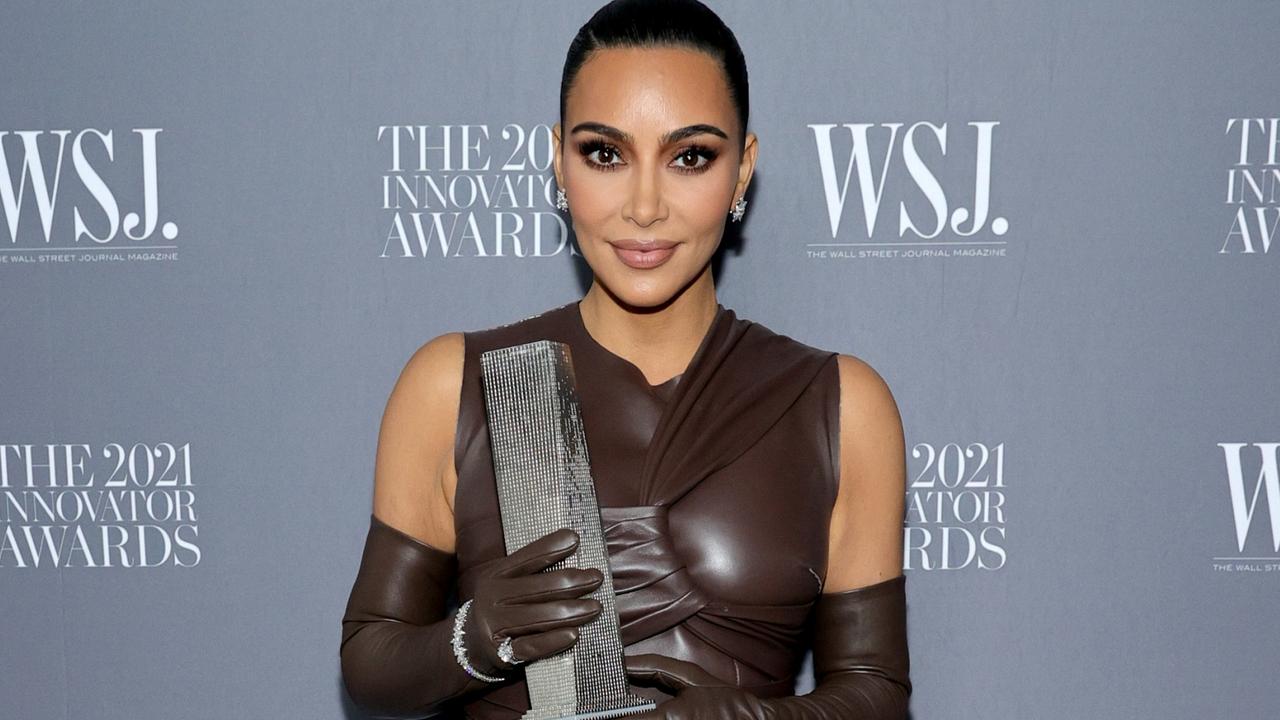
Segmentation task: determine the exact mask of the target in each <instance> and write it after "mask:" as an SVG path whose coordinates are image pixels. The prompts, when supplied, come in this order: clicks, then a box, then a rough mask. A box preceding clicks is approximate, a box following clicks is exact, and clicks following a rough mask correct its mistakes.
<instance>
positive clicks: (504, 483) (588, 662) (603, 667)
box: [480, 340, 656, 720]
mask: <svg viewBox="0 0 1280 720" xmlns="http://www.w3.org/2000/svg"><path fill="white" fill-rule="evenodd" d="M480 367H481V377H482V383H481V384H482V387H483V390H484V399H485V412H486V415H487V418H488V423H489V443H490V447H491V449H492V451H493V470H494V477H495V478H496V480H497V486H498V506H499V509H500V511H501V514H502V533H503V539H504V541H505V543H506V551H507V554H511V553H513V552H515V551H516V550H519V549H520V548H522V547H524V546H525V545H528V544H529V543H531V542H533V541H534V540H537V539H538V538H540V537H542V536H543V535H546V534H547V533H550V532H554V531H555V530H559V529H560V528H564V527H567V528H571V529H572V530H574V531H575V532H577V533H578V537H579V542H578V547H577V549H576V550H574V552H573V554H571V555H569V556H568V557H566V558H564V559H563V560H560V561H559V562H556V563H555V564H553V565H551V566H550V567H548V568H547V570H549V571H550V570H559V569H562V568H595V569H597V570H599V571H600V572H601V573H603V575H604V581H603V582H602V583H600V586H599V587H597V588H596V589H595V590H594V591H592V592H591V593H590V594H589V595H586V597H591V598H595V599H596V600H598V601H599V602H600V606H601V611H600V614H599V615H597V616H596V617H595V618H594V619H593V620H591V621H590V622H588V623H586V624H584V625H581V626H580V627H579V633H580V634H579V636H578V640H577V642H576V643H574V645H573V647H571V648H569V649H568V650H565V651H564V652H562V653H559V654H556V655H553V656H551V657H546V658H541V659H539V660H534V661H533V662H530V663H529V664H528V665H526V666H525V679H526V681H527V684H528V687H529V706H530V708H531V709H530V710H529V711H528V712H527V713H525V714H524V715H523V717H522V720H571V719H572V720H587V719H588V718H591V719H594V718H615V717H623V716H627V715H633V714H638V713H641V712H644V711H646V710H651V709H653V708H654V707H656V705H655V703H654V702H653V701H652V700H650V699H648V698H645V697H641V696H639V695H636V694H635V693H632V692H631V690H630V686H629V684H628V682H627V676H626V665H625V661H624V659H623V658H624V656H623V650H622V639H621V636H620V635H619V632H618V611H617V607H616V606H615V605H614V591H613V577H612V575H611V574H610V572H609V562H608V561H609V556H608V552H607V550H606V548H605V542H604V532H603V530H602V528H601V524H600V507H599V504H598V503H597V501H596V493H595V483H594V481H593V480H592V477H591V467H590V463H589V458H588V455H587V442H586V434H585V432H584V430H583V425H582V415H581V408H580V405H579V401H578V393H577V386H576V382H575V379H574V374H573V359H572V356H571V354H570V352H569V346H568V345H566V344H564V343H560V342H555V341H552V340H538V341H536V342H531V343H525V344H523V345H513V346H511V347H506V348H500V349H497V350H490V351H487V352H483V353H481V354H480Z"/></svg>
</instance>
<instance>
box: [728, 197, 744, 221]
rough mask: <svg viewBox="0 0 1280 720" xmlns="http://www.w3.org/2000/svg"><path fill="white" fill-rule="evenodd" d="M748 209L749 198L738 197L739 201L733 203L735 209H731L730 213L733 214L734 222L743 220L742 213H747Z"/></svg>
mask: <svg viewBox="0 0 1280 720" xmlns="http://www.w3.org/2000/svg"><path fill="white" fill-rule="evenodd" d="M746 211H747V199H746V198H738V202H736V203H734V204H733V210H731V211H730V213H729V214H730V215H732V216H733V221H734V222H741V221H742V214H743V213H745V212H746Z"/></svg>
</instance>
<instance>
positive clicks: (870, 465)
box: [824, 355, 906, 592]
mask: <svg viewBox="0 0 1280 720" xmlns="http://www.w3.org/2000/svg"><path fill="white" fill-rule="evenodd" d="M837 362H838V365H839V376H840V453H839V457H840V471H839V472H840V488H839V494H838V495H837V498H836V505H835V508H834V510H833V513H832V519H831V533H830V543H831V547H830V553H829V559H828V576H827V582H826V586H825V588H824V589H825V591H826V592H841V591H844V590H851V589H854V588H859V587H863V586H866V585H870V584H873V583H876V582H880V581H883V580H888V579H890V578H892V577H896V576H897V575H901V574H902V521H903V517H904V511H905V495H904V493H905V491H906V448H905V441H904V439H903V431H902V418H901V416H900V414H899V412H898V404H897V401H896V400H895V399H894V396H893V393H892V391H891V390H890V389H889V385H888V383H886V382H885V380H884V378H883V377H882V376H881V375H880V373H879V372H877V371H876V370H875V368H873V367H872V366H871V365H869V364H868V363H867V362H866V361H864V360H862V359H861V358H858V357H855V356H853V355H839V356H838V360H837Z"/></svg>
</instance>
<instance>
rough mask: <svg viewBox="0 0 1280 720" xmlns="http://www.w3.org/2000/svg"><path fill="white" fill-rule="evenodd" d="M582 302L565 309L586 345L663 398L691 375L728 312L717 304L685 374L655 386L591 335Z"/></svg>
mask: <svg viewBox="0 0 1280 720" xmlns="http://www.w3.org/2000/svg"><path fill="white" fill-rule="evenodd" d="M581 302H582V301H581V300H577V301H574V302H571V303H569V304H568V305H566V306H565V309H566V310H567V311H568V314H569V316H570V319H571V320H572V323H573V326H574V330H575V331H576V332H577V333H578V334H579V335H580V336H581V337H582V339H583V340H584V341H586V343H587V344H588V345H589V346H591V348H592V349H594V350H595V351H597V352H599V353H600V354H602V355H605V356H608V357H609V358H612V359H613V360H614V361H616V362H617V363H618V364H620V365H621V366H623V367H624V368H625V369H626V371H627V372H628V373H630V374H631V375H632V376H633V377H634V378H635V379H636V380H638V381H639V382H640V384H641V385H642V386H644V388H645V389H647V390H649V391H650V392H651V393H654V394H656V395H658V396H660V397H662V398H669V397H670V395H671V391H672V390H673V389H674V388H675V386H676V385H677V384H678V383H679V382H680V381H681V379H682V378H684V377H685V376H687V375H688V374H689V369H690V368H692V367H694V366H695V365H696V364H697V362H698V358H699V356H701V355H702V354H703V352H704V350H705V348H706V346H707V343H708V341H709V340H710V339H711V337H712V335H713V334H714V331H715V328H716V324H717V323H719V322H720V320H721V318H722V317H723V316H724V314H725V311H726V308H725V306H724V305H723V304H721V303H719V302H717V303H716V313H715V316H714V317H713V318H712V319H711V324H710V325H708V326H707V330H706V332H705V333H703V335H702V340H700V341H699V343H698V349H697V350H695V351H694V354H693V359H691V360H690V361H689V364H688V365H687V366H686V367H685V369H684V371H683V372H681V373H679V374H678V375H674V376H672V377H670V378H668V379H666V380H664V381H662V382H660V383H657V384H656V385H655V384H653V383H651V382H649V378H647V377H645V374H644V371H643V370H641V369H640V367H639V366H638V365H636V364H635V363H633V362H631V361H630V360H628V359H626V358H624V357H622V356H621V355H619V354H617V353H615V352H613V351H612V350H610V349H609V348H607V347H605V346H604V345H602V344H601V343H600V341H599V340H596V339H595V336H593V335H592V334H591V331H590V330H588V329H587V323H586V321H585V320H583V319H582V305H581Z"/></svg>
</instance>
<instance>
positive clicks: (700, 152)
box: [674, 145, 717, 173]
mask: <svg viewBox="0 0 1280 720" xmlns="http://www.w3.org/2000/svg"><path fill="white" fill-rule="evenodd" d="M716 155H717V153H716V151H715V150H712V149H711V148H709V147H707V146H706V145H690V146H688V147H686V148H684V149H683V150H681V151H680V153H679V154H678V155H676V157H675V161H674V162H675V163H676V169H677V170H679V171H680V172H683V173H700V172H703V171H704V170H706V169H707V167H708V166H710V165H711V162H712V161H713V160H715V159H716ZM688 163H694V164H688Z"/></svg>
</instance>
